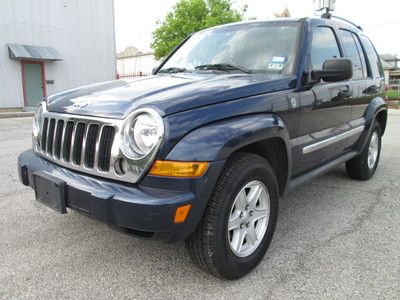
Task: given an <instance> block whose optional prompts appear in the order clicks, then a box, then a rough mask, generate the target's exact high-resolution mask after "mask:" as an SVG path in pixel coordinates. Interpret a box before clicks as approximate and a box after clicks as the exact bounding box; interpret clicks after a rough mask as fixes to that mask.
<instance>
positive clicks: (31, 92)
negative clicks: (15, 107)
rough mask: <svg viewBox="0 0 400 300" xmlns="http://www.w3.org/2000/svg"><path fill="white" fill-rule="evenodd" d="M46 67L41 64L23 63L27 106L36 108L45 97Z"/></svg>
mask: <svg viewBox="0 0 400 300" xmlns="http://www.w3.org/2000/svg"><path fill="white" fill-rule="evenodd" d="M43 69H44V66H43V63H41V62H22V78H23V89H24V100H25V106H27V107H36V106H37V105H38V103H39V102H40V101H41V99H42V98H43V96H45V90H44V70H43Z"/></svg>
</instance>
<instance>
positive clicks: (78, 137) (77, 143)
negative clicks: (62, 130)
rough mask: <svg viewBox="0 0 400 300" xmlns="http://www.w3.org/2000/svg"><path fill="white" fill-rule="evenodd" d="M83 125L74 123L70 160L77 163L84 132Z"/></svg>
mask: <svg viewBox="0 0 400 300" xmlns="http://www.w3.org/2000/svg"><path fill="white" fill-rule="evenodd" d="M85 127H86V125H85V124H84V123H78V124H77V125H76V131H75V139H74V148H73V150H72V161H73V162H74V163H75V164H77V165H79V164H80V163H81V157H82V143H83V136H84V134H85Z"/></svg>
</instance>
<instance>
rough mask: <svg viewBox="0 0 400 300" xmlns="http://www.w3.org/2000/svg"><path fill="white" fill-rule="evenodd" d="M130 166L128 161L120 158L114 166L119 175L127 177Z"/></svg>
mask: <svg viewBox="0 0 400 300" xmlns="http://www.w3.org/2000/svg"><path fill="white" fill-rule="evenodd" d="M128 169H129V164H128V161H127V160H126V159H123V158H118V159H117V160H116V161H115V164H114V170H115V173H117V175H121V176H122V175H125V174H126V173H127V172H128Z"/></svg>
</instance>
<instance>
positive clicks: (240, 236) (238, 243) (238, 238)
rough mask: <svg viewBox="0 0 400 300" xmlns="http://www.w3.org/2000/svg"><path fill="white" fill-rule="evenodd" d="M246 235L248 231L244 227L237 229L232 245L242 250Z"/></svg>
mask: <svg viewBox="0 0 400 300" xmlns="http://www.w3.org/2000/svg"><path fill="white" fill-rule="evenodd" d="M245 236H246V231H245V230H244V229H242V230H236V232H234V233H233V237H232V242H231V245H232V247H233V249H235V251H237V252H240V251H241V250H242V246H243V242H244V238H245Z"/></svg>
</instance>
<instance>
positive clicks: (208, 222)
mask: <svg viewBox="0 0 400 300" xmlns="http://www.w3.org/2000/svg"><path fill="white" fill-rule="evenodd" d="M383 84H384V81H383V73H382V68H381V64H380V61H379V57H378V55H377V53H376V51H375V49H374V47H373V45H372V43H371V42H370V40H369V39H368V38H367V37H366V36H365V35H364V33H363V32H362V31H361V30H360V28H358V27H357V26H354V25H353V24H351V23H349V22H346V21H342V20H337V19H334V18H331V19H327V18H302V19H278V20H272V21H263V22H258V21H256V22H245V23H235V24H229V25H224V26H219V27H215V28H211V29H206V30H203V31H200V32H198V33H195V34H193V35H191V36H190V37H189V38H188V39H187V40H185V41H184V42H183V43H182V44H181V45H180V46H179V47H178V48H177V49H176V50H175V51H174V52H173V53H171V55H170V56H169V57H167V59H166V60H165V61H164V62H163V63H162V64H161V65H160V67H159V68H158V69H157V70H156V71H155V73H154V75H152V76H149V77H144V78H140V79H136V80H133V81H129V82H128V81H124V80H119V81H113V82H106V83H101V84H96V85H91V86H85V87H81V88H77V89H74V90H69V91H66V92H64V93H60V94H56V95H53V96H50V97H47V98H46V99H44V100H43V102H42V103H41V105H40V106H39V107H38V109H37V112H36V115H35V120H34V124H33V149H32V150H28V151H25V152H24V153H22V154H21V155H20V156H19V160H18V169H19V173H20V177H21V181H22V183H23V184H25V185H29V186H31V187H32V188H34V189H35V193H36V198H37V199H38V200H39V201H41V202H43V203H44V204H46V205H48V206H50V207H52V208H54V209H55V210H57V211H58V212H61V213H65V212H66V211H67V210H66V208H67V207H68V208H70V209H74V210H77V211H79V212H81V213H83V214H86V215H88V216H90V217H92V218H95V219H98V220H102V221H104V222H106V223H108V224H111V225H114V226H117V227H119V228H120V229H122V230H124V231H126V232H128V233H130V234H133V235H136V236H139V237H142V238H147V239H162V240H166V241H170V242H175V241H178V240H186V245H187V248H188V250H189V253H190V255H191V257H192V258H193V260H194V261H195V262H196V263H197V264H198V265H199V266H200V267H202V268H203V269H205V270H207V271H209V272H210V273H212V274H214V275H216V276H221V277H225V278H229V279H235V278H239V277H241V276H243V275H245V274H246V273H248V272H249V271H251V270H252V269H253V268H254V267H256V266H257V265H258V263H259V262H260V261H261V260H262V259H263V257H264V254H265V252H266V251H267V248H268V247H269V244H270V243H271V240H272V236H273V233H274V230H275V226H276V222H277V218H278V203H279V197H280V196H282V195H283V194H284V193H285V192H286V191H288V190H291V189H294V188H295V187H297V186H298V185H300V184H302V183H304V182H306V181H308V180H309V179H311V178H314V177H316V176H318V175H321V174H323V173H325V172H327V171H328V170H330V169H332V168H334V167H336V166H338V165H340V164H342V163H346V169H347V172H348V174H349V177H350V178H353V179H358V180H367V179H369V178H371V177H372V176H373V175H374V173H375V171H376V168H377V166H378V162H379V156H380V151H381V138H382V135H383V134H384V132H385V127H386V119H387V106H386V104H385V101H384V100H383V96H384V85H383ZM343 201H346V199H343ZM338 221H339V222H340V220H338Z"/></svg>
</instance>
